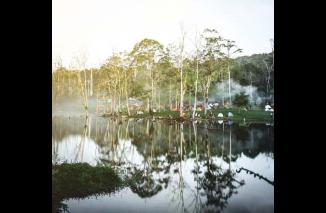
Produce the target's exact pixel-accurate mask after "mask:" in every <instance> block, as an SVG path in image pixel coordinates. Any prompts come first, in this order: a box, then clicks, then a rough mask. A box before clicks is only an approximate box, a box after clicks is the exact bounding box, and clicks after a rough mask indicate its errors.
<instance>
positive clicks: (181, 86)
mask: <svg viewBox="0 0 326 213" xmlns="http://www.w3.org/2000/svg"><path fill="white" fill-rule="evenodd" d="M182 75H183V70H182V66H181V69H180V78H181V82H180V117H183V79H182V77H183V76H182Z"/></svg>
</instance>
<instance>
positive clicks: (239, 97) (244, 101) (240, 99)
mask: <svg viewBox="0 0 326 213" xmlns="http://www.w3.org/2000/svg"><path fill="white" fill-rule="evenodd" d="M248 97H249V95H246V94H245V92H240V93H239V94H236V95H235V96H234V101H233V103H234V104H235V105H236V106H238V107H245V106H247V105H248V103H249V98H248Z"/></svg>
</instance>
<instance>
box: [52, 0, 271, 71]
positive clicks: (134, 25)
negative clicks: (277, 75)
mask: <svg viewBox="0 0 326 213" xmlns="http://www.w3.org/2000/svg"><path fill="white" fill-rule="evenodd" d="M180 23H183V25H184V28H185V31H186V32H187V37H188V38H187V40H186V49H188V50H191V49H193V46H192V44H191V42H190V39H193V38H194V33H195V31H196V29H197V30H198V31H199V32H201V31H202V30H203V29H204V28H214V29H216V30H218V31H219V32H220V33H221V35H222V36H223V37H225V38H228V39H232V40H235V41H236V43H237V45H238V46H239V47H240V48H242V49H243V50H244V52H243V54H242V55H251V54H254V53H263V52H270V51H271V45H270V41H269V40H270V39H271V38H274V1H273V0H52V58H53V59H55V58H57V57H58V56H60V57H61V58H62V60H63V65H64V66H69V64H70V63H71V60H72V57H73V56H75V55H77V54H79V53H84V54H86V55H87V59H88V60H87V66H88V67H98V66H99V65H100V64H102V63H103V62H104V61H105V59H107V58H108V57H109V56H110V55H111V54H112V51H116V52H118V51H124V50H126V51H130V50H131V49H132V48H133V45H134V44H136V43H137V42H139V41H140V40H142V39H143V38H151V39H155V40H157V41H159V42H161V43H162V44H163V45H168V44H169V43H172V42H177V41H178V39H179V38H180Z"/></svg>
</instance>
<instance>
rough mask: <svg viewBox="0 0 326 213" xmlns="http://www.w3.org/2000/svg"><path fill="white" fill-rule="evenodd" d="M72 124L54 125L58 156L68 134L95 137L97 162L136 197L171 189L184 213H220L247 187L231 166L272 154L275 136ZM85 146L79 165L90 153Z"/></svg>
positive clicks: (148, 124) (224, 128) (235, 129)
mask: <svg viewBox="0 0 326 213" xmlns="http://www.w3.org/2000/svg"><path fill="white" fill-rule="evenodd" d="M89 118H91V117H89ZM72 120H73V119H72ZM72 120H71V121H69V122H70V125H68V124H69V122H66V121H65V120H64V119H61V120H60V119H55V120H54V121H53V122H54V125H53V126H54V127H53V141H54V142H53V157H54V158H55V156H56V152H57V150H58V148H57V147H58V144H59V143H60V141H61V140H62V138H64V137H65V134H66V135H67V134H69V133H73V134H80V135H82V136H83V138H86V137H88V138H91V139H93V140H94V141H95V143H96V144H97V147H98V149H99V151H100V153H101V156H100V158H99V159H98V160H99V163H101V164H104V165H105V164H107V165H110V166H112V167H113V168H114V169H118V170H119V171H120V173H121V175H122V176H123V178H124V179H125V180H126V181H125V184H126V185H125V186H127V187H129V188H130V189H131V191H132V192H133V193H136V194H137V195H138V196H139V197H140V198H150V197H153V196H156V195H158V194H159V193H160V192H162V191H163V190H165V189H167V190H170V191H172V192H173V193H174V194H173V195H172V196H173V197H172V202H174V204H173V205H175V204H176V207H177V208H178V210H179V211H181V212H185V211H194V212H221V211H222V210H223V209H225V208H226V206H227V205H228V200H229V198H230V197H231V196H233V195H234V194H236V193H237V192H238V189H239V187H241V186H242V185H243V184H244V181H243V180H241V179H239V177H237V173H236V172H235V171H233V169H232V167H231V163H232V162H235V161H236V160H237V159H238V157H240V156H241V155H242V154H244V155H246V156H247V157H249V158H254V157H255V156H257V153H267V154H270V155H272V154H273V141H272V140H273V138H272V137H269V136H265V135H267V134H265V133H264V132H263V131H269V132H268V134H270V135H271V136H272V131H270V130H265V129H260V127H252V128H251V127H246V128H243V127H239V126H237V125H235V124H232V125H228V124H225V123H224V122H223V123H221V124H218V125H216V124H208V125H206V126H205V124H204V123H200V122H188V123H187V122H185V123H177V122H171V121H170V122H169V123H167V122H164V121H155V122H153V121H152V120H149V119H147V120H146V119H143V120H126V121H123V120H121V119H119V118H118V119H100V118H96V119H86V125H85V126H84V128H80V125H77V124H76V123H74V122H73V121H72ZM77 123H78V121H77ZM92 123H93V124H92ZM205 127H206V128H205ZM208 127H209V128H208ZM93 128H94V129H93ZM92 129H93V130H92ZM81 130H82V131H81ZM232 141H233V142H232ZM82 144H83V143H82V142H81V143H80V147H77V150H79V151H77V153H78V156H76V160H77V161H82V155H83V153H84V152H87V150H83V146H82ZM135 159H136V160H135ZM223 164H228V167H226V166H223ZM189 165H191V167H193V169H192V171H191V172H192V173H191V174H192V175H193V177H192V179H193V180H194V183H190V184H189V183H188V182H187V180H188V181H189V178H186V175H189V174H188V173H186V172H185V168H186V167H187V166H188V167H189ZM189 196H190V198H189ZM189 201H190V202H189ZM175 202H176V203H175Z"/></svg>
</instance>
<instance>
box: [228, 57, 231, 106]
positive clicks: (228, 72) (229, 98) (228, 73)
mask: <svg viewBox="0 0 326 213" xmlns="http://www.w3.org/2000/svg"><path fill="white" fill-rule="evenodd" d="M228 74H229V101H230V106H232V98H231V73H230V66H229V62H228Z"/></svg>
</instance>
